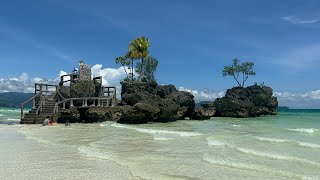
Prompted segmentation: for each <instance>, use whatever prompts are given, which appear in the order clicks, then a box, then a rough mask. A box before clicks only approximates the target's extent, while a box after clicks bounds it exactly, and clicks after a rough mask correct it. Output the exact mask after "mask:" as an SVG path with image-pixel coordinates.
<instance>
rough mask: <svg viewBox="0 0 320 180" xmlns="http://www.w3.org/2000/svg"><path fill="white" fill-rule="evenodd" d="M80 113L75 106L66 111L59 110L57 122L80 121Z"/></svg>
mask: <svg viewBox="0 0 320 180" xmlns="http://www.w3.org/2000/svg"><path fill="white" fill-rule="evenodd" d="M79 118H80V113H79V111H78V110H77V108H75V107H71V108H70V109H69V110H68V111H63V112H61V116H60V117H59V118H58V123H66V122H67V121H69V122H70V123H76V122H80V119H79Z"/></svg>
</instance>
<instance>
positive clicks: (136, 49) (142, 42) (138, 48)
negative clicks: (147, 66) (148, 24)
mask: <svg viewBox="0 0 320 180" xmlns="http://www.w3.org/2000/svg"><path fill="white" fill-rule="evenodd" d="M149 47H150V41H149V39H148V38H146V37H144V36H141V37H137V38H136V39H134V40H132V41H131V42H130V43H129V52H128V53H127V56H128V57H129V58H131V59H141V69H142V70H141V72H140V77H139V79H140V80H141V78H143V76H144V74H143V73H144V70H143V66H144V59H145V58H146V57H148V56H149Z"/></svg>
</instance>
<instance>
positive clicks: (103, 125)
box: [100, 123, 108, 127]
mask: <svg viewBox="0 0 320 180" xmlns="http://www.w3.org/2000/svg"><path fill="white" fill-rule="evenodd" d="M106 126H108V124H106V123H100V127H106Z"/></svg>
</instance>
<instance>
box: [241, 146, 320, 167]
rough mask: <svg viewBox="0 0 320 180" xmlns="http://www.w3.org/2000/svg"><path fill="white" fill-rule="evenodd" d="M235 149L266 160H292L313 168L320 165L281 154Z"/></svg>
mask: <svg viewBox="0 0 320 180" xmlns="http://www.w3.org/2000/svg"><path fill="white" fill-rule="evenodd" d="M236 149H237V150H238V151H240V152H243V153H246V154H251V155H255V156H259V157H266V158H271V159H279V160H293V161H299V162H304V163H308V164H311V165H315V166H320V163H318V162H314V161H310V160H307V159H301V158H297V157H292V156H286V155H283V154H276V153H266V152H260V151H256V150H254V149H246V148H236Z"/></svg>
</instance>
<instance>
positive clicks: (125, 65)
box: [116, 56, 131, 79]
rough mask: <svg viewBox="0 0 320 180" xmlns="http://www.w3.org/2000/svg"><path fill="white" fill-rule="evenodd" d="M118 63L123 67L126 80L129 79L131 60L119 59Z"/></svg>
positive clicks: (117, 59)
mask: <svg viewBox="0 0 320 180" xmlns="http://www.w3.org/2000/svg"><path fill="white" fill-rule="evenodd" d="M116 63H117V64H121V66H122V67H123V70H124V72H125V73H126V79H129V76H130V74H129V73H128V72H127V69H130V64H131V60H130V59H128V58H126V57H122V56H120V57H117V58H116Z"/></svg>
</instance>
